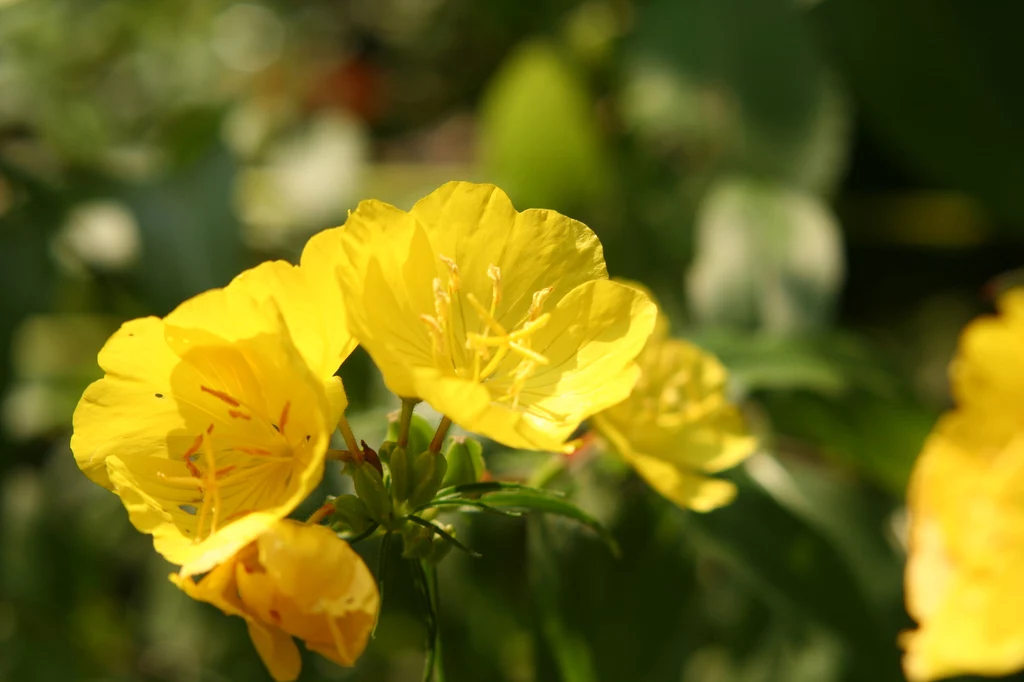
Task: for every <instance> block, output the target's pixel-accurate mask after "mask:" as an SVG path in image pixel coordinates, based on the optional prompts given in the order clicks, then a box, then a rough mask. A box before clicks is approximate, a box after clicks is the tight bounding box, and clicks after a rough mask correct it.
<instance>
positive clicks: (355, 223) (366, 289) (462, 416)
mask: <svg viewBox="0 0 1024 682" xmlns="http://www.w3.org/2000/svg"><path fill="white" fill-rule="evenodd" d="M314 256H315V257H316V258H317V259H319V260H321V261H322V260H327V261H330V262H332V263H334V269H335V272H336V274H337V276H338V278H339V281H340V284H341V290H342V292H343V294H344V298H345V301H346V306H347V310H348V322H349V325H350V327H351V330H352V333H353V335H354V336H355V337H356V338H357V339H358V340H359V342H360V343H361V344H362V345H363V346H364V347H365V348H366V350H367V351H368V352H369V353H370V355H371V356H372V357H373V359H374V361H375V362H376V363H377V366H378V367H379V368H380V370H381V372H382V373H383V375H384V380H385V382H386V383H387V385H388V387H389V388H390V389H391V390H392V391H394V392H395V393H397V394H398V395H401V396H404V397H415V398H421V399H423V400H425V401H427V402H428V403H430V404H431V405H432V406H433V407H434V408H435V409H437V410H438V411H439V412H442V413H444V414H445V415H447V416H448V417H449V418H451V419H452V421H454V422H455V423H456V424H459V425H461V426H463V427H464V428H466V429H468V430H470V431H475V432H477V433H480V434H483V435H485V436H488V437H490V438H492V439H494V440H497V441H499V442H502V443H504V444H506V445H508V446H511V447H520V448H530V449H538V450H558V449H560V448H561V447H562V445H563V443H564V441H565V439H566V438H568V437H569V436H570V435H571V434H572V432H573V430H575V429H576V427H577V426H578V425H579V424H580V422H581V421H583V420H584V419H585V418H587V417H588V416H590V415H591V414H593V413H595V412H597V411H600V410H602V409H604V408H605V407H608V406H609V405H613V404H615V403H617V402H619V401H620V400H622V399H623V398H625V397H626V396H627V395H628V394H629V391H630V390H631V389H632V387H633V384H634V383H635V381H636V377H637V369H636V366H635V363H634V362H633V359H634V358H635V357H636V355H637V353H639V352H640V349H641V348H642V347H643V344H644V342H645V341H646V340H647V337H648V335H649V334H650V332H651V328H652V326H653V324H654V320H655V315H656V309H655V306H654V305H653V304H652V303H651V302H650V300H649V299H648V298H647V296H646V295H645V294H643V293H642V292H639V291H636V290H635V289H632V288H630V287H627V286H625V285H622V284H619V283H617V282H611V281H609V280H608V274H607V270H606V268H605V263H604V255H603V252H602V249H601V244H600V242H599V241H598V239H597V236H596V235H594V233H593V232H592V231H591V230H590V229H589V228H588V227H587V226H585V225H583V224H582V223H579V222H577V221H575V220H571V219H569V218H566V217H565V216H562V215H560V214H558V213H555V212H554V211H546V210H538V209H533V210H528V211H523V212H521V213H520V212H517V211H516V210H515V209H514V208H513V206H512V203H511V202H510V201H509V198H508V197H507V196H506V195H505V193H504V192H502V191H501V190H500V189H498V188H497V187H494V186H493V185H477V184H472V183H467V182H450V183H448V184H446V185H444V186H442V187H441V188H440V189H438V190H436V191H434V192H433V193H431V194H430V195H428V196H427V197H425V198H424V199H421V200H420V201H419V202H417V203H416V205H415V206H414V207H413V208H412V210H411V211H409V212H408V213H407V212H405V211H401V210H399V209H397V208H395V207H393V206H390V205H388V204H384V203H381V202H379V201H364V202H362V203H361V204H360V205H359V207H358V208H357V209H356V210H355V211H354V212H353V213H352V214H351V215H350V216H349V218H348V221H347V222H346V223H345V225H344V226H343V227H340V228H335V229H334V230H329V231H327V232H325V233H322V234H320V235H318V236H317V237H315V238H314V239H313V240H311V241H310V243H309V244H308V245H307V247H306V250H305V252H304V253H303V265H304V266H305V264H306V263H307V262H308V261H310V259H312V258H314Z"/></svg>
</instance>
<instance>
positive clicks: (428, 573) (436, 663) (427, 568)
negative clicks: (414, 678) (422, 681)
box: [421, 561, 444, 682]
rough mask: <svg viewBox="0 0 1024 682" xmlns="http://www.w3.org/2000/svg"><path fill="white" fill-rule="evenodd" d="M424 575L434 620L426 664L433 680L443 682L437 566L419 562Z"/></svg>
mask: <svg viewBox="0 0 1024 682" xmlns="http://www.w3.org/2000/svg"><path fill="white" fill-rule="evenodd" d="M421 565H422V567H423V572H424V574H425V577H426V581H425V582H426V584H427V594H428V595H429V598H430V610H431V612H432V613H433V620H434V638H433V639H434V641H433V646H432V647H431V653H430V654H428V664H429V665H430V669H429V670H430V672H429V673H428V674H431V675H432V676H433V680H434V682H444V659H443V657H442V656H441V596H440V593H439V592H438V589H437V566H434V565H433V564H429V563H427V562H426V561H423V562H421Z"/></svg>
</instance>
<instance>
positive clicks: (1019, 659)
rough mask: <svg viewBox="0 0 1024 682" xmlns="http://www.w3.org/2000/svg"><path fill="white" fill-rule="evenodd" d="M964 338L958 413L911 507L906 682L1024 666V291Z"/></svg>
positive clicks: (919, 466) (942, 429)
mask: <svg viewBox="0 0 1024 682" xmlns="http://www.w3.org/2000/svg"><path fill="white" fill-rule="evenodd" d="M1000 309H1001V313H1002V314H1001V315H1000V316H998V317H986V318H982V319H979V320H975V321H974V322H972V323H971V324H970V325H968V327H967V328H966V329H965V330H964V333H963V335H962V337H961V339H960V347H959V349H958V352H957V356H956V358H955V360H954V361H953V364H952V366H951V372H950V374H951V380H952V388H953V394H954V396H955V398H956V403H957V405H956V409H955V410H953V411H952V412H950V413H948V414H946V415H945V416H943V417H942V418H941V419H940V420H939V423H938V424H937V425H936V427H935V429H934V430H933V432H932V434H931V435H930V436H929V438H928V440H927V441H926V442H925V445H924V449H923V451H922V453H921V456H920V457H919V459H918V461H917V463H916V464H915V467H914V472H913V474H912V476H911V481H910V486H909V490H908V494H907V502H908V506H909V510H910V553H909V557H908V561H907V569H906V575H905V579H906V594H907V609H908V611H909V612H910V615H911V616H912V617H913V618H914V619H915V620H916V621H917V624H918V628H917V629H916V630H914V631H912V632H909V633H905V634H904V635H903V636H902V638H901V644H902V646H903V648H904V649H905V651H906V654H905V656H904V659H903V664H904V669H905V671H906V674H907V678H908V679H910V680H913V681H915V682H916V681H923V680H935V679H939V678H943V677H951V676H954V675H963V674H981V675H993V676H995V675H1005V674H1008V673H1011V672H1014V671H1016V670H1020V669H1021V668H1024V623H1022V622H1021V619H1020V614H1021V612H1022V611H1024V589H1021V582H1020V580H1021V575H1024V507H1022V506H1021V499H1024V407H1022V406H1024V289H1017V290H1013V291H1011V292H1009V293H1007V294H1005V295H1004V296H1003V297H1002V298H1001V299H1000Z"/></svg>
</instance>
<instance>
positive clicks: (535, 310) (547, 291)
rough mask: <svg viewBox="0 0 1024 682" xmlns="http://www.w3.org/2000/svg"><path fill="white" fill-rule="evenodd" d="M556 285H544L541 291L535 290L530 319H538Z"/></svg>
mask: <svg viewBox="0 0 1024 682" xmlns="http://www.w3.org/2000/svg"><path fill="white" fill-rule="evenodd" d="M553 290H554V287H544V288H543V289H541V290H540V291H535V292H533V300H532V301H531V303H530V319H531V320H536V319H537V318H538V317H539V316H540V311H541V310H542V309H543V308H544V302H545V301H546V300H548V296H550V295H551V292H552V291H553Z"/></svg>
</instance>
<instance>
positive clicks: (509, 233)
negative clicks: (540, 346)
mask: <svg viewBox="0 0 1024 682" xmlns="http://www.w3.org/2000/svg"><path fill="white" fill-rule="evenodd" d="M410 214H412V215H413V216H415V217H416V218H417V219H418V220H419V222H420V224H421V225H423V226H424V229H425V230H426V232H427V236H428V238H429V239H430V243H431V246H432V247H433V249H434V252H435V253H437V254H439V255H443V256H446V257H448V258H451V259H454V260H455V261H456V262H457V263H458V267H459V276H460V279H461V281H462V287H463V290H464V291H467V292H473V293H474V294H475V295H476V296H477V297H478V298H479V299H480V300H481V301H487V300H488V297H489V296H490V293H491V286H492V284H491V279H490V278H489V277H488V276H487V271H488V268H489V267H490V266H491V265H495V266H497V267H498V269H499V270H500V272H501V274H502V289H503V290H502V299H503V300H502V303H501V305H500V306H499V308H498V315H497V316H498V318H499V319H500V320H505V321H509V322H515V321H516V320H518V319H520V318H522V317H523V316H524V315H525V314H526V313H527V311H528V310H529V308H530V302H531V297H532V296H533V294H534V292H536V291H539V290H540V289H543V288H545V287H547V286H553V287H554V288H553V290H552V292H551V294H550V300H552V301H557V300H559V299H560V298H561V297H562V296H564V295H565V294H567V293H568V292H569V291H571V290H573V289H574V288H576V287H577V286H579V285H580V284H583V283H584V282H588V281H590V280H593V279H607V278H608V270H607V268H606V266H605V262H604V250H603V249H602V247H601V242H600V241H599V240H598V238H597V235H595V234H594V233H593V231H592V230H591V229H590V228H589V227H587V226H586V225H584V224H583V223H581V222H579V221H577V220H573V219H572V218H567V217H566V216H564V215H561V214H560V213H557V212H555V211H549V210H545V209H529V210H526V211H522V212H517V211H516V209H515V208H514V207H513V206H512V202H511V201H510V200H509V198H508V195H506V194H505V192H503V191H502V190H501V189H499V188H498V187H495V186H494V185H488V184H476V183H471V182H449V183H447V184H444V185H442V186H441V187H439V188H438V189H436V190H434V191H433V192H431V193H430V194H429V195H427V196H426V197H424V198H422V199H420V200H419V201H418V202H416V205H415V206H413V207H412V210H411V211H410Z"/></svg>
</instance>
